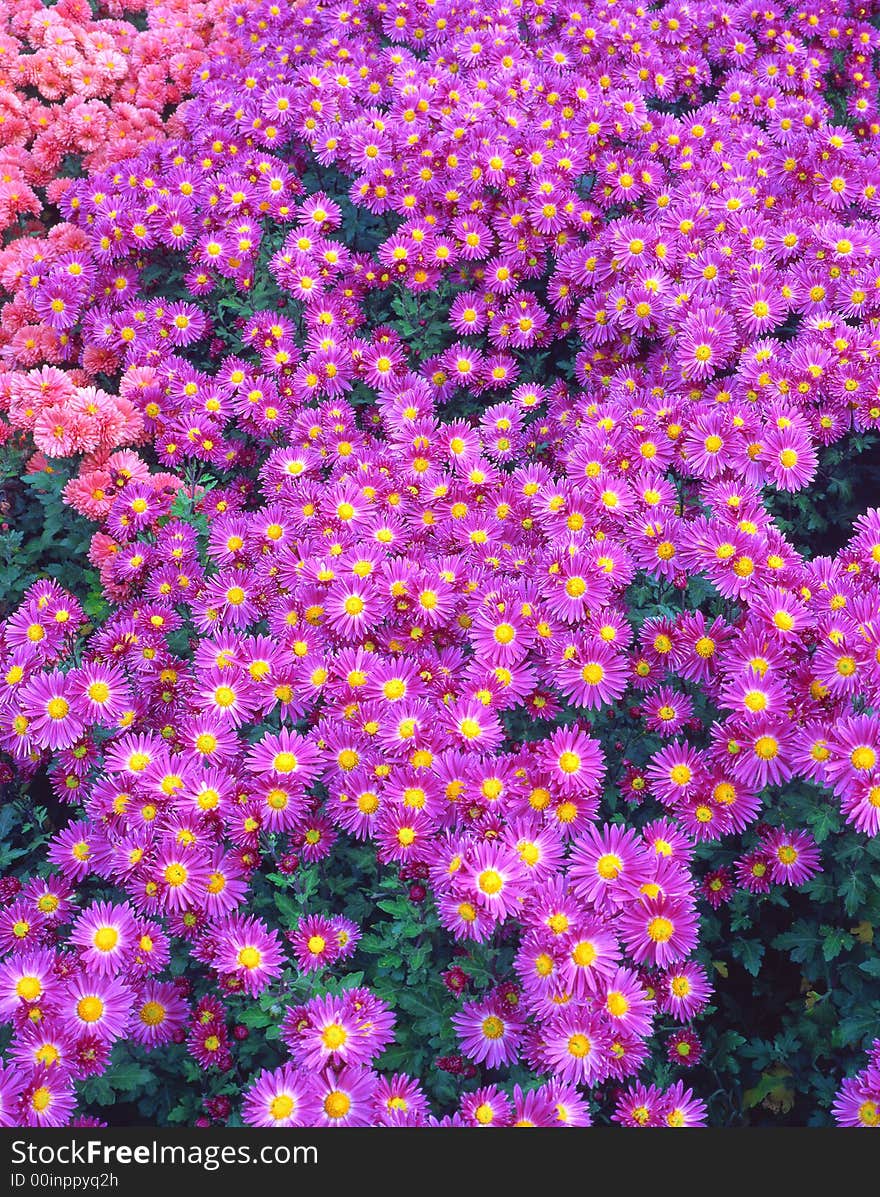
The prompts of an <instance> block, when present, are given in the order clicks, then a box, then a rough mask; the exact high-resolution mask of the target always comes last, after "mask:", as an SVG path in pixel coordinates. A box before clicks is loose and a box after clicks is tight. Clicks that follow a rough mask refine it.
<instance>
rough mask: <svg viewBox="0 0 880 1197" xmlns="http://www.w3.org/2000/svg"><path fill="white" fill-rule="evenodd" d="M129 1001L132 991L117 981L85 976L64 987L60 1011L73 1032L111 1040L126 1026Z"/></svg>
mask: <svg viewBox="0 0 880 1197" xmlns="http://www.w3.org/2000/svg"><path fill="white" fill-rule="evenodd" d="M132 1001H133V995H132V991H131V990H130V989H129V987H128V986H127V985H125V984H123V982H122V981H120V980H118V979H117V978H114V977H100V976H89V975H87V976H81V977H77V978H75V979H74V980H72V981H71V982H70V983H69V984H68V987H67V992H66V995H65V997H64V998H63V1000H62V1002H61V1009H62V1012H63V1014H64V1017H65V1018H66V1019H67V1020H68V1023H69V1025H70V1027H71V1028H72V1029H73V1030H75V1031H77V1032H78V1033H80V1034H88V1035H97V1036H98V1037H99V1038H100V1039H105V1040H108V1041H112V1040H114V1039H120V1038H121V1037H122V1035H123V1034H124V1033H125V1031H126V1028H127V1027H128V1023H129V1018H130V1014H131V1008H132Z"/></svg>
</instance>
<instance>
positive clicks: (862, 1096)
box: [831, 1066, 880, 1128]
mask: <svg viewBox="0 0 880 1197" xmlns="http://www.w3.org/2000/svg"><path fill="white" fill-rule="evenodd" d="M831 1112H832V1114H833V1115H834V1121H835V1122H836V1123H837V1125H838V1126H851V1127H862V1128H868V1127H873V1128H877V1127H880V1068H878V1067H876V1066H875V1067H871V1068H867V1069H865V1071H864V1072H860V1073H857V1074H856V1075H855V1076H851V1077H847V1078H846V1079H845V1080H844V1081H843V1083H842V1084H841V1086H840V1089H839V1090H838V1093H837V1096H836V1097H835V1099H834V1105H833V1106H832V1107H831Z"/></svg>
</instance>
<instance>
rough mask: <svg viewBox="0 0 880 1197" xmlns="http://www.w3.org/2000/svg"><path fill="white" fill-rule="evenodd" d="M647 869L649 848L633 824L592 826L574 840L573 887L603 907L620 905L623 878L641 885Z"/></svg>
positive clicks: (594, 904) (577, 892) (599, 907)
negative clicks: (628, 825) (633, 827)
mask: <svg viewBox="0 0 880 1197" xmlns="http://www.w3.org/2000/svg"><path fill="white" fill-rule="evenodd" d="M648 873H649V867H648V863H647V854H646V850H645V848H644V847H643V844H642V841H641V840H640V838H639V836H638V834H637V832H635V831H633V830H632V829H631V828H622V827H619V826H617V825H616V824H605V825H604V826H603V827H602V828H601V829H600V828H598V827H594V826H590V827H587V828H586V829H585V831H584V833H583V835H581V836H580V837H579V838H578V839H577V840H576V841H575V842H574V845H573V848H572V852H571V866H570V868H569V877H570V878H571V880H572V883H573V886H574V891H575V893H576V894H578V896H579V897H583V898H585V899H586V900H587V901H588V902H590V903H591V904H592V905H593V906H595V907H597V908H598V909H600V910H601V909H606V908H611V909H613V908H616V907H618V906H620V905H621V904H622V901H623V897H622V894H621V885H622V884H623V882H628V883H630V884H632V885H638V884H639V883H640V882H641V881H642V880H646V879H647V877H648Z"/></svg>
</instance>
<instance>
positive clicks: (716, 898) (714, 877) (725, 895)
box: [700, 868, 733, 910]
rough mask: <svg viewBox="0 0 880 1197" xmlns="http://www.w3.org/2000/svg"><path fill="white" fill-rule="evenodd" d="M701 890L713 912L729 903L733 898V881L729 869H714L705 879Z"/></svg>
mask: <svg viewBox="0 0 880 1197" xmlns="http://www.w3.org/2000/svg"><path fill="white" fill-rule="evenodd" d="M700 888H701V890H702V894H703V897H704V898H705V899H706V901H707V902H708V903H709V905H710V906H711V907H712V909H713V910H717V909H718V907H719V906H723V905H724V903H725V902H729V901H730V899H731V897H732V896H733V881H732V879H731V876H730V872H729V870H728V869H724V868H721V869H713V870H712V872H711V873H707V874H706V876H705V877H704V878H703V881H702V885H701V887H700Z"/></svg>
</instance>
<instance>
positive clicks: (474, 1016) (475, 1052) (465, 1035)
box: [452, 998, 523, 1068]
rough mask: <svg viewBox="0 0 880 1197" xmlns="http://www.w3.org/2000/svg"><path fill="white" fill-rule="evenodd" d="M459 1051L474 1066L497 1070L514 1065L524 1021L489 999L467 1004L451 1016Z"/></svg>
mask: <svg viewBox="0 0 880 1197" xmlns="http://www.w3.org/2000/svg"><path fill="white" fill-rule="evenodd" d="M452 1025H453V1027H454V1028H455V1031H456V1033H457V1035H458V1041H459V1043H460V1044H461V1050H462V1051H463V1052H464V1054H465V1055H466V1056H467V1057H468V1058H469V1059H471V1060H473V1061H475V1063H477V1064H485V1065H486V1067H487V1068H499V1067H501V1066H502V1065H505V1064H513V1063H514V1062H515V1061H516V1059H517V1058H518V1055H519V1047H520V1043H521V1041H522V1032H523V1021H522V1018H521V1017H518V1016H517V1015H516V1013H515V1012H513V1011H510V1010H507V1009H504V1008H503V1007H502V1005H501V1004H500V1003H499V1002H498V1001H496V1000H494V999H493V998H489V999H488V1000H485V1001H477V1002H467V1003H466V1004H465V1005H464V1007H463V1008H462V1009H461V1010H460V1011H459V1012H458V1013H457V1014H454V1015H453V1016H452Z"/></svg>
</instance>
